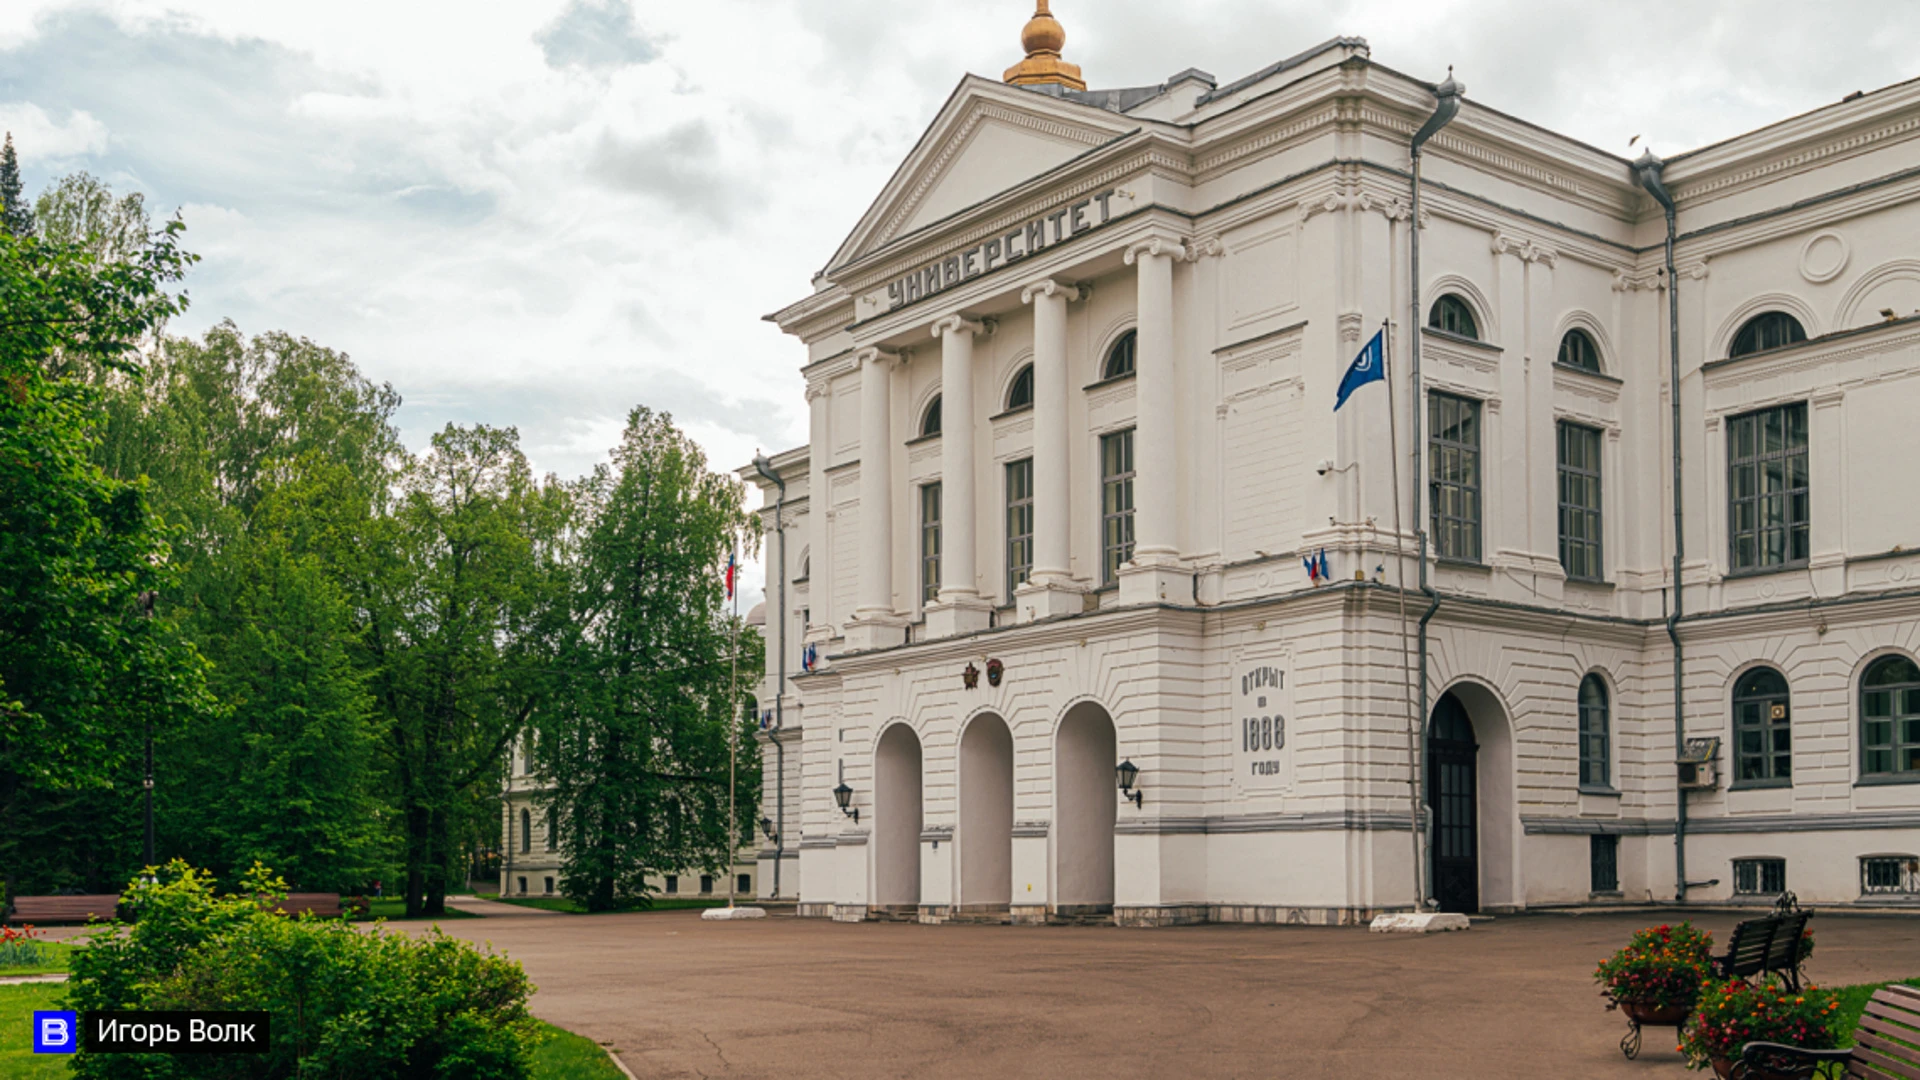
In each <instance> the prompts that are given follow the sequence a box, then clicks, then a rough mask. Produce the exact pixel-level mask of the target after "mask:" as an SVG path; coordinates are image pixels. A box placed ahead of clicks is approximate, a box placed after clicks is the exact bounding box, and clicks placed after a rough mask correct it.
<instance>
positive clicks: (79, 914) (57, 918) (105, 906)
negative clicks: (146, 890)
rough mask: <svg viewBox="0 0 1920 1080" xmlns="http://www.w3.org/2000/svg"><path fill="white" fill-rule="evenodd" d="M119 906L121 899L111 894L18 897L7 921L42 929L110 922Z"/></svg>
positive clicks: (14, 900)
mask: <svg viewBox="0 0 1920 1080" xmlns="http://www.w3.org/2000/svg"><path fill="white" fill-rule="evenodd" d="M119 906H120V897H118V896H116V895H112V894H108V895H105V896H16V897H14V898H13V913H12V914H11V915H8V916H7V921H8V922H16V923H33V924H34V925H36V926H39V925H44V924H46V923H63V922H86V921H87V920H88V919H96V918H97V919H111V918H113V915H114V911H115V909H117V908H118V907H119Z"/></svg>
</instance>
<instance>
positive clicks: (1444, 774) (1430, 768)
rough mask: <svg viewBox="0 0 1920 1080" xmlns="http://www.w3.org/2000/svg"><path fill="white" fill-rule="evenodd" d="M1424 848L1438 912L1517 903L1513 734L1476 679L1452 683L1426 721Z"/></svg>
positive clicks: (1504, 714) (1500, 709)
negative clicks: (1427, 824) (1428, 823)
mask: <svg viewBox="0 0 1920 1080" xmlns="http://www.w3.org/2000/svg"><path fill="white" fill-rule="evenodd" d="M1426 754H1427V805H1428V807H1430V808H1431V809H1432V811H1433V828H1432V831H1431V833H1430V834H1429V835H1430V845H1429V850H1428V857H1427V858H1428V866H1429V867H1431V869H1432V877H1431V881H1432V889H1433V897H1434V899H1435V901H1437V902H1438V903H1439V905H1440V908H1441V910H1443V911H1460V912H1474V911H1480V910H1483V909H1486V908H1496V909H1510V908H1512V907H1514V906H1517V905H1518V904H1519V903H1520V894H1521V890H1520V883H1519V875H1518V867H1517V866H1516V864H1515V851H1516V849H1515V843H1514V840H1515V836H1514V833H1515V820H1514V786H1513V785H1514V780H1513V734H1512V726H1511V724H1510V723H1509V722H1508V719H1507V710H1506V708H1505V707H1504V706H1503V705H1501V703H1500V699H1499V698H1498V697H1496V696H1495V695H1494V693H1493V692H1492V691H1491V690H1489V689H1487V688H1486V687H1485V686H1482V685H1480V684H1478V683H1473V682H1461V683H1456V684H1454V685H1453V686H1452V687H1451V688H1449V689H1448V690H1447V692H1446V693H1444V694H1442V695H1440V700H1439V701H1437V702H1435V703H1434V708H1433V715H1432V717H1431V718H1430V719H1429V722H1428V725H1427V744H1426Z"/></svg>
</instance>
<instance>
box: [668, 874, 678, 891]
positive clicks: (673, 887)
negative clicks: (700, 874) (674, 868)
mask: <svg viewBox="0 0 1920 1080" xmlns="http://www.w3.org/2000/svg"><path fill="white" fill-rule="evenodd" d="M679 891H680V875H678V874H668V875H667V893H668V895H672V894H673V893H677V892H679Z"/></svg>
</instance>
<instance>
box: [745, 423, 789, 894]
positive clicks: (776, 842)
mask: <svg viewBox="0 0 1920 1080" xmlns="http://www.w3.org/2000/svg"><path fill="white" fill-rule="evenodd" d="M753 467H754V468H755V469H756V470H758V471H759V473H760V475H761V476H762V477H765V478H766V479H768V480H770V481H772V482H773V484H774V486H775V487H777V488H779V490H780V494H779V496H778V497H777V498H776V499H775V500H774V504H773V530H774V533H775V534H776V535H777V536H779V538H780V588H779V592H778V599H777V603H778V604H779V608H778V614H779V617H780V659H779V662H778V665H779V666H778V670H779V679H780V681H779V682H777V683H775V684H774V689H773V768H774V772H775V776H774V778H773V894H772V895H773V899H775V900H778V899H780V864H781V863H782V862H784V861H786V851H787V744H786V743H783V742H781V741H780V729H781V728H783V727H785V726H786V711H785V709H784V707H783V706H785V704H786V700H787V628H788V624H787V482H786V481H785V480H782V479H780V474H779V473H777V472H774V471H773V462H772V461H769V460H768V459H767V457H766V455H764V454H756V455H755V456H754V459H753Z"/></svg>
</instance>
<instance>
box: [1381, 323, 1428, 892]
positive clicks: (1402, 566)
mask: <svg viewBox="0 0 1920 1080" xmlns="http://www.w3.org/2000/svg"><path fill="white" fill-rule="evenodd" d="M1380 332H1381V333H1382V334H1383V335H1385V339H1384V340H1383V341H1382V342H1381V349H1380V362H1381V365H1382V366H1383V367H1384V366H1385V365H1386V358H1387V357H1389V356H1391V355H1393V320H1392V319H1382V320H1380ZM1399 430H1400V421H1399V410H1397V409H1396V408H1395V407H1394V403H1393V373H1392V372H1391V371H1389V372H1387V454H1388V457H1389V458H1390V459H1391V461H1392V477H1393V569H1394V576H1395V578H1396V579H1397V580H1396V584H1397V586H1398V587H1397V588H1396V589H1395V590H1394V592H1395V595H1397V596H1398V597H1399V603H1400V690H1401V696H1402V700H1403V701H1404V702H1405V703H1406V710H1407V801H1408V806H1409V809H1411V811H1412V814H1411V816H1410V817H1409V818H1408V819H1407V832H1408V835H1410V836H1411V837H1412V838H1413V909H1414V910H1415V911H1419V910H1420V909H1421V908H1423V907H1424V906H1425V899H1426V882H1425V880H1424V878H1425V876H1426V875H1425V869H1426V868H1425V865H1424V861H1423V860H1422V859H1421V856H1420V723H1419V719H1418V718H1417V717H1415V716H1414V715H1413V711H1414V710H1413V658H1412V653H1411V649H1412V646H1411V645H1410V644H1409V638H1410V636H1411V635H1410V633H1409V631H1408V630H1407V560H1406V544H1405V541H1404V540H1403V539H1402V532H1401V527H1400V434H1399ZM1414 482H1415V483H1419V478H1418V477H1415V478H1414Z"/></svg>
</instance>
